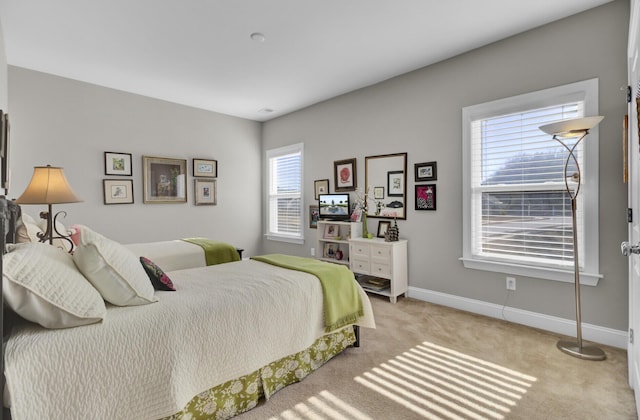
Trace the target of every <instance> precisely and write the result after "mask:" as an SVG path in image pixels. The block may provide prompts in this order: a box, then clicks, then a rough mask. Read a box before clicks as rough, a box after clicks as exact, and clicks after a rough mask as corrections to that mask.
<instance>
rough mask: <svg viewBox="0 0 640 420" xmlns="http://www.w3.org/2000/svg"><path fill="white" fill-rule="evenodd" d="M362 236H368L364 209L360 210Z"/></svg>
mask: <svg viewBox="0 0 640 420" xmlns="http://www.w3.org/2000/svg"><path fill="white" fill-rule="evenodd" d="M362 237H363V238H368V237H369V231H368V230H367V212H366V211H363V212H362Z"/></svg>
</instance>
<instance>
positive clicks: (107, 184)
mask: <svg viewBox="0 0 640 420" xmlns="http://www.w3.org/2000/svg"><path fill="white" fill-rule="evenodd" d="M102 188H103V193H104V204H105V205H106V204H133V180H131V179H103V180H102Z"/></svg>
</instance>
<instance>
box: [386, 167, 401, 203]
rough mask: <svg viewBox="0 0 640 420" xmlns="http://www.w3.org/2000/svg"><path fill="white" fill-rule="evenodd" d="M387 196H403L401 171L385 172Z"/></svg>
mask: <svg viewBox="0 0 640 420" xmlns="http://www.w3.org/2000/svg"><path fill="white" fill-rule="evenodd" d="M387 195H388V196H389V197H402V196H404V172H403V171H389V172H387Z"/></svg>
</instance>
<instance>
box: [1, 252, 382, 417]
mask: <svg viewBox="0 0 640 420" xmlns="http://www.w3.org/2000/svg"><path fill="white" fill-rule="evenodd" d="M168 274H169V276H170V277H171V279H172V280H173V283H174V284H175V285H176V288H177V291H176V292H157V293H156V295H157V296H158V297H159V299H160V300H159V302H157V303H153V304H150V305H144V306H135V307H124V308H121V307H109V308H108V313H107V316H106V319H105V320H104V322H102V323H101V324H94V325H89V326H83V327H78V328H71V329H66V330H46V329H43V328H40V327H38V326H33V325H29V326H27V327H21V328H20V330H19V331H14V333H13V334H12V337H11V338H10V339H9V341H8V343H7V348H6V359H5V360H6V366H5V368H6V376H7V385H8V389H9V393H10V400H11V401H10V404H11V407H12V409H11V411H12V415H13V418H14V419H18V420H19V419H36V418H38V419H44V418H47V419H63V418H64V419H88V418H96V419H157V418H160V417H163V416H168V415H171V414H174V413H175V412H177V411H180V410H181V409H182V408H183V407H184V406H185V404H186V403H187V402H188V401H189V400H191V398H193V397H194V396H195V395H196V394H198V393H200V392H202V391H204V390H206V389H209V388H211V387H213V386H215V385H218V384H220V383H223V382H226V381H228V380H230V379H233V378H237V377H239V376H242V375H246V374H248V373H250V372H253V371H255V370H257V369H259V368H260V367H262V366H264V365H266V364H268V363H270V362H272V361H274V360H277V359H280V358H282V357H284V356H287V355H289V354H293V353H296V352H298V351H301V350H303V349H305V348H307V347H308V346H309V345H311V344H312V343H313V341H314V340H315V339H316V338H317V337H319V336H321V335H323V330H324V321H323V315H322V308H323V304H322V291H321V286H320V282H319V281H318V280H317V279H316V278H315V277H314V276H312V275H309V274H306V273H300V272H296V271H291V270H286V269H282V268H279V267H276V266H271V265H268V264H264V263H260V262H257V261H252V260H251V261H250V260H245V261H240V262H236V263H229V264H220V265H215V266H210V267H203V268H194V269H188V270H179V271H173V272H170V273H168ZM360 290H361V289H360ZM361 295H362V299H363V306H364V310H365V317H364V318H363V319H362V320H361V322H359V324H360V325H361V326H365V327H372V328H373V327H375V324H374V321H373V313H372V311H371V304H370V302H369V300H368V298H367V296H366V295H365V293H364V292H363V291H362V290H361Z"/></svg>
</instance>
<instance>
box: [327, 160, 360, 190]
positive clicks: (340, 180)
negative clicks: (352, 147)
mask: <svg viewBox="0 0 640 420" xmlns="http://www.w3.org/2000/svg"><path fill="white" fill-rule="evenodd" d="M333 180H334V184H335V186H334V190H335V191H336V192H345V191H355V190H356V188H357V187H358V182H357V168H356V158H351V159H344V160H336V161H334V162H333Z"/></svg>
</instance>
